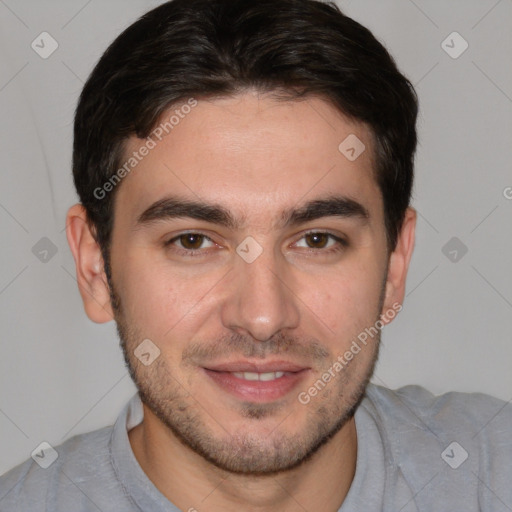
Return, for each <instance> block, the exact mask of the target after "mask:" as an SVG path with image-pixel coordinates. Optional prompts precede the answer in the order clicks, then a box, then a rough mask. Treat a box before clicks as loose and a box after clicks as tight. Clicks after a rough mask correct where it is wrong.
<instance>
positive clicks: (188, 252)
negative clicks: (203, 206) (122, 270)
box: [164, 231, 349, 257]
mask: <svg viewBox="0 0 512 512" xmlns="http://www.w3.org/2000/svg"><path fill="white" fill-rule="evenodd" d="M184 235H199V236H202V237H204V239H205V240H208V241H210V242H212V243H215V242H213V240H212V239H211V238H210V237H209V236H208V235H205V234H203V233H200V232H196V231H187V232H184V233H180V234H179V235H177V236H175V237H173V238H171V239H170V240H167V241H166V242H164V247H165V248H168V247H170V246H172V245H173V244H174V242H176V241H178V240H179V239H180V238H181V237H182V236H184ZM307 235H327V236H328V237H329V238H330V239H331V240H334V241H335V242H336V245H335V246H333V247H330V248H327V249H322V248H319V249H315V248H313V247H310V248H308V249H307V252H308V253H319V252H321V253H323V254H331V253H338V252H342V251H343V250H344V249H346V248H347V247H348V245H349V244H348V242H347V241H346V240H345V239H343V238H341V237H339V236H336V235H334V234H332V233H329V232H328V231H308V232H307V233H304V234H303V235H302V236H301V237H300V238H299V240H302V239H303V238H304V237H306V236H307ZM173 250H174V251H175V252H177V253H178V254H180V255H182V256H187V257H197V256H203V255H204V251H203V250H201V249H195V250H194V249H183V248H180V247H175V248H174V249H173Z"/></svg>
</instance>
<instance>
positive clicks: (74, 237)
mask: <svg viewBox="0 0 512 512" xmlns="http://www.w3.org/2000/svg"><path fill="white" fill-rule="evenodd" d="M66 236H67V239H68V243H69V247H70V249H71V252H72V253H73V257H74V259H75V266H76V279H77V282H78V289H79V290H80V295H81V296H82V301H83V303H84V309H85V312H86V313H87V316H88V317H89V318H90V319H91V320H92V321H93V322H97V323H104V322H109V321H110V320H113V319H114V315H113V312H112V307H111V304H110V291H109V287H108V283H107V279H106V276H105V272H104V268H103V257H102V254H101V249H100V247H99V245H98V243H97V242H96V240H95V238H94V235H93V233H92V232H91V228H90V226H89V224H88V222H87V214H86V212H85V208H84V207H83V206H82V205H81V204H75V205H74V206H72V207H71V208H70V209H69V211H68V214H67V217H66Z"/></svg>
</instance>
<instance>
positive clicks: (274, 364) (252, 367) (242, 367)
mask: <svg viewBox="0 0 512 512" xmlns="http://www.w3.org/2000/svg"><path fill="white" fill-rule="evenodd" d="M204 368H205V369H206V370H212V371H214V372H257V373H267V372H300V371H302V370H309V367H307V366H304V365H299V364H296V363H292V362H291V361H266V362H261V361H256V362H253V361H231V362H225V363H219V364H211V365H208V366H205V367H204Z"/></svg>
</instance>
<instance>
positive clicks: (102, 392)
mask: <svg viewBox="0 0 512 512" xmlns="http://www.w3.org/2000/svg"><path fill="white" fill-rule="evenodd" d="M159 3H160V2H157V1H153V2H151V1H149V0H145V1H144V0H116V1H108V2H107V1H99V0H90V1H88V2H87V1H85V0H72V1H69V0H68V1H66V2H64V1H61V2H59V1H56V0H52V1H37V0H17V1H15V0H0V62H1V65H0V109H1V110H0V111H1V121H0V130H1V131H0V155H1V171H0V179H1V182H0V229H1V233H2V250H1V256H0V258H1V266H0V317H1V326H2V328H1V340H2V343H1V357H0V432H1V436H0V454H1V457H0V473H2V472H4V471H5V470H7V469H8V468H10V467H11V466H13V465H14V464H17V463H19V462H21V461H22V460H24V459H26V458H28V457H29V456H30V453H31V452H32V450H33V449H34V448H35V447H36V446H38V445H39V443H40V442H41V441H43V440H45V441H48V442H49V443H50V444H52V445H53V446H55V445H57V444H59V443H61V442H62V441H63V440H64V439H66V438H68V437H71V436H73V435H75V434H78V433H82V432H86V431H88V430H92V429H95V428H99V427H101V426H104V425H106V424H110V423H112V422H113V421H114V420H115V418H116V416H117V414H118V412H119V410H120V408H121V407H122V405H123V404H124V402H125V401H126V400H127V399H128V398H129V397H130V396H131V394H132V393H133V392H134V387H133V385H132V383H131V381H130V378H129V376H128V374H127V371H126V370H125V368H124V365H123V361H122V356H121V351H120V349H119V347H118V340H117V337H116V333H115V326H114V324H113V323H110V324H107V325H96V324H93V323H92V322H90V321H89V320H88V319H87V317H86V316H85V314H84V312H83V309H82V304H81V299H80V296H79V293H78V289H77V285H76V281H75V269H74V262H73V259H72V256H71V253H70V251H69V249H68V247H67V242H66V238H65V233H64V231H63V229H64V219H65V214H66V211H67V209H68V207H69V206H71V205H72V204H73V203H74V202H76V196H75V192H74V189H73V186H72V180H71V172H70V161H71V145H72V117H73V111H74V108H75V105H76V100H77V97H78V94H79V93H80V90H81V87H82V85H83V82H84V80H85V79H86V77H87V75H88V73H89V72H90V71H91V69H92V66H93V65H94V63H95V62H96V61H97V59H98V58H99V57H100V55H101V53H102V52H103V51H104V49H105V48H106V46H107V45H108V43H109V42H110V41H111V40H112V39H113V38H114V37H115V36H116V35H117V34H118V33H119V32H120V31H121V30H122V29H123V28H124V27H126V26H127V25H128V24H130V23H131V22H132V21H134V20H135V19H136V18H137V17H138V16H139V15H141V14H142V13H143V12H145V11H146V10H148V9H149V8H151V7H154V6H156V5H157V4H159ZM338 3H339V5H340V6H341V7H342V8H343V9H344V11H345V12H346V13H347V14H349V15H350V16H352V17H354V18H355V19H356V20H358V21H360V22H361V23H363V24H364V25H366V26H368V27H369V28H370V29H371V30H372V31H374V33H375V34H376V35H377V36H378V37H379V38H380V39H381V40H382V41H383V42H384V43H385V45H386V46H387V47H388V49H389V50H390V51H391V53H392V54H393V55H394V56H395V58H396V60H397V62H398V65H399V67H400V68H401V69H402V71H403V72H405V73H406V75H407V76H408V77H409V78H410V79H411V81H412V82H413V83H414V84H415V85H416V87H417V91H418V95H419V98H420V103H421V115H420V121H419V135H420V147H419V152H418V156H417V177H416V186H415V194H414V203H413V204H414V206H415V207H416V208H417V209H418V212H419V221H418V230H417V243H416V250H415V255H414V257H413V261H412V267H411V270H410V275H409V278H408V287H407V298H406V300H405V304H404V310H403V312H402V313H401V314H400V315H399V317H398V319H397V320H396V321H395V322H394V323H393V324H392V325H391V326H389V327H386V328H385V332H384V336H383V346H382V350H381V359H380V361H379V364H378V367H377V371H376V375H375V377H374V381H375V382H376V383H379V384H383V385H386V386H388V387H391V388H395V387H399V386H401V385H405V384H410V383H417V384H421V385H423V386H426V387H427V388H429V389H430V390H431V391H433V392H434V393H436V394H438V393H442V392H446V391H448V390H460V391H483V392H486V393H490V394H493V395H496V396H498V397H500V398H503V399H505V400H507V401H508V400H510V399H512V372H511V371H510V365H511V362H512V343H511V341H512V340H511V337H512V335H511V330H510V327H509V325H510V318H511V313H512V270H511V264H512V229H511V227H512V226H511V224H512V220H511V219H512V199H510V198H512V188H511V187H512V172H511V162H512V125H511V119H512V66H511V61H510V55H512V0H499V1H497V0H472V1H469V0H459V1H454V0H452V1H450V2H446V1H445V0H414V1H412V0H396V1H392V0H385V1H383V0H357V1H356V0H353V1H351V2H350V1H340V2H338ZM43 31H46V32H48V33H49V34H51V36H52V37H53V38H54V39H55V40H56V41H57V43H58V45H59V46H58V48H57V50H56V51H55V52H54V53H53V54H52V55H50V56H49V57H48V58H46V59H43V58H41V57H40V56H39V55H38V54H37V53H36V52H35V51H34V50H33V49H32V47H31V43H32V41H34V40H35V41H36V43H37V42H38V41H40V37H39V35H40V34H41V32H43ZM454 31H456V32H458V33H459V34H460V35H461V36H462V37H463V38H464V40H465V41H467V43H468V44H469V47H468V49H467V50H466V51H465V52H464V53H462V54H461V55H460V56H459V57H458V58H452V57H451V56H450V55H448V53H446V51H445V49H447V50H448V51H450V52H451V53H452V54H454V53H458V52H460V50H461V49H462V48H463V46H462V45H463V41H462V40H461V39H460V38H458V36H455V37H454V36H450V37H448V36H449V35H450V34H451V33H452V32H454ZM447 37H448V39H447ZM445 40H446V42H445V43H444V44H443V45H442V42H443V41H445ZM443 46H444V48H445V49H443ZM450 47H451V48H450ZM45 48H46V49H48V48H49V43H48V40H47V43H46V44H45ZM507 196H508V197H509V199H507ZM45 237H46V238H47V239H49V240H50V241H51V244H50V243H49V242H48V241H47V240H43V241H40V240H41V239H42V238H45ZM452 237H457V238H458V239H459V240H460V243H462V244H464V246H462V245H460V243H459V242H456V243H458V244H459V246H458V247H457V246H456V245H454V246H452V245H451V244H453V243H454V242H453V241H452V242H451V244H449V245H448V246H447V248H445V249H444V252H443V247H445V244H447V243H448V242H449V240H450V239H452ZM34 246H35V249H33V248H34ZM464 247H466V248H467V250H468V252H467V253H466V254H464V255H463V257H461V255H462V250H463V248H464ZM52 249H53V252H55V250H56V253H55V254H53V253H52ZM44 250H48V251H49V252H48V253H44ZM454 250H455V251H457V252H456V253H454V252H453V251H454ZM445 253H446V254H445ZM450 259H456V260H457V261H451V260H450Z"/></svg>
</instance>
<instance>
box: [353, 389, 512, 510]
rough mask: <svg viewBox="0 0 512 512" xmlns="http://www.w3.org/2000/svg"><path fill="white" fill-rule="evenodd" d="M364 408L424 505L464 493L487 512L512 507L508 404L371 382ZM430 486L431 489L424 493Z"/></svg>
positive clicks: (511, 432)
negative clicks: (500, 505) (423, 500)
mask: <svg viewBox="0 0 512 512" xmlns="http://www.w3.org/2000/svg"><path fill="white" fill-rule="evenodd" d="M361 409H362V414H366V415H369V416H370V418H371V421H372V423H373V425H375V428H376V429H377V430H378V432H379V436H380V439H381V442H382V444H383V445H384V446H385V451H386V454H387V461H388V462H389V464H390V466H391V467H394V468H395V471H396V472H397V473H399V474H400V475H402V476H403V478H404V479H405V480H406V481H407V483H408V485H409V487H410V488H411V489H414V490H415V492H417V493H418V498H417V499H418V500H421V499H425V500H427V497H428V499H430V500H432V499H439V500H441V499H447V500H449V499H450V496H453V495H454V494H457V493H459V495H460V496H461V498H460V500H463V499H467V500H472V502H475V503H476V502H478V503H480V504H481V506H483V507H484V509H486V510H488V509H489V510H494V509H495V508H496V507H497V506H498V505H499V503H507V504H510V506H511V507H512V487H511V486H510V480H511V478H512V464H511V461H512V404H511V403H510V402H505V401H503V400H500V399H498V398H494V397H492V396H489V395H485V394H483V393H460V392H450V393H446V394H442V395H439V396H436V395H433V394H432V393H430V392H429V391H427V390H426V389H424V388H422V387H420V386H406V387H403V388H400V389H396V390H390V389H386V388H384V387H381V386H376V385H373V384H371V385H369V386H368V388H367V392H366V395H365V398H364V399H363V401H362V403H361ZM360 414H361V413H360ZM367 417H368V416H367ZM427 482H428V485H427ZM424 486H426V487H425V489H427V491H425V490H424V491H420V490H421V489H423V488H424ZM422 495H423V498H422ZM462 496H464V498H462ZM448 502H449V501H448ZM468 502H469V501H468ZM436 503H437V502H436ZM484 505H485V506H484ZM493 507H494V508H493ZM498 508H499V507H498Z"/></svg>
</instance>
